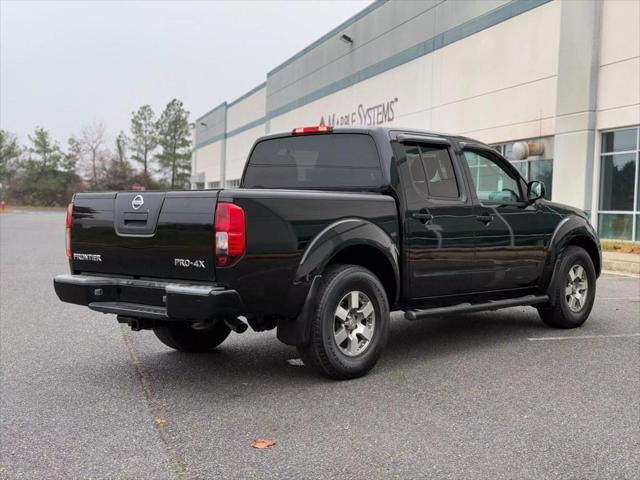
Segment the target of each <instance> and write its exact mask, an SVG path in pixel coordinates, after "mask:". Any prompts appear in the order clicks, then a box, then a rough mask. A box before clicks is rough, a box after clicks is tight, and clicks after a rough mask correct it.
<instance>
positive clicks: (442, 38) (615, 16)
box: [192, 0, 640, 240]
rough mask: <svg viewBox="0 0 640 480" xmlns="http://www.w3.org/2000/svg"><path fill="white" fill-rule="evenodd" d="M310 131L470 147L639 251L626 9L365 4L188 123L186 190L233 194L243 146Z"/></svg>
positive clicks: (632, 56)
mask: <svg viewBox="0 0 640 480" xmlns="http://www.w3.org/2000/svg"><path fill="white" fill-rule="evenodd" d="M334 8H336V7H334ZM319 123H327V124H335V125H396V126H402V127H413V128H420V129H425V130H435V131H442V132H448V133H455V134H462V135H466V136H469V137H473V138H477V139H479V140H482V141H484V142H486V143H489V144H493V145H496V148H498V149H500V150H501V151H502V153H503V154H505V156H507V158H509V159H510V160H512V161H513V162H514V163H516V165H517V166H518V168H519V169H520V171H521V172H522V173H523V174H524V175H525V177H529V178H532V179H533V178H536V179H540V180H543V181H544V182H545V183H546V184H547V190H548V192H549V194H550V196H551V197H552V199H553V200H554V201H559V202H563V203H568V204H571V205H575V206H577V207H580V208H582V209H584V210H587V211H588V212H590V213H591V218H592V220H593V222H594V223H595V224H597V226H598V229H599V231H600V233H601V235H602V236H603V237H604V238H620V239H627V240H632V239H635V240H640V191H639V190H640V188H639V183H640V181H639V179H638V176H639V169H640V166H639V158H638V156H639V150H640V128H639V126H640V0H605V1H595V0H444V1H442V0H420V1H413V0H404V1H376V2H374V3H373V4H371V5H370V6H368V7H367V8H365V9H364V10H363V11H361V12H360V13H358V14H357V15H355V16H354V17H352V18H350V19H349V20H347V21H346V22H344V23H343V24H342V25H340V26H338V27H337V28H335V29H334V30H332V31H330V32H329V33H327V34H326V35H325V36H323V37H322V38H320V39H319V40H317V41H316V42H314V43H312V44H311V45H309V46H308V47H307V48H305V49H304V50H302V51H301V52H300V53H298V54H297V55H295V56H293V57H292V58H290V59H289V60H287V61H286V62H284V63H283V64H281V65H278V66H276V67H275V68H274V69H273V70H271V71H270V72H268V73H267V77H266V81H265V82H264V83H262V84H260V85H258V86H257V87H256V88H254V89H253V90H251V91H250V92H247V93H246V94H245V95H243V96H242V97H240V98H238V99H236V100H234V101H233V102H230V103H227V102H225V103H222V104H221V105H219V106H217V107H216V108H214V109H213V110H211V111H209V112H208V113H206V114H205V115H203V116H202V117H200V118H199V119H198V120H197V121H196V130H195V135H194V137H195V138H194V142H195V145H194V154H193V169H192V171H193V178H192V186H193V188H217V187H221V186H227V187H229V186H236V185H237V184H238V183H239V179H240V177H241V175H242V170H243V167H244V163H245V160H246V157H247V154H248V153H249V150H250V148H251V145H252V143H253V142H254V140H255V139H256V138H257V137H259V136H261V135H264V134H266V133H270V132H277V131H287V130H290V129H292V128H294V127H296V126H301V125H317V124H319ZM516 143H518V145H515V148H514V144H516ZM523 147H524V148H523ZM529 147H530V148H529ZM549 194H548V195H549Z"/></svg>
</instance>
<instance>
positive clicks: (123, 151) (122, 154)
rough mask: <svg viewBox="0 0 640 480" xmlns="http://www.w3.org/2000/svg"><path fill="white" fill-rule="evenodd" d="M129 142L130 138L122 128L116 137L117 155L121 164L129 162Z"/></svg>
mask: <svg viewBox="0 0 640 480" xmlns="http://www.w3.org/2000/svg"><path fill="white" fill-rule="evenodd" d="M128 144H129V138H128V137H127V136H126V135H125V133H124V132H123V131H122V130H120V133H119V134H118V136H117V137H116V156H117V159H118V162H119V163H120V165H121V166H124V165H128V162H127V145H128Z"/></svg>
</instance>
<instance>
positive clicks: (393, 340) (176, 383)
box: [134, 307, 546, 398]
mask: <svg viewBox="0 0 640 480" xmlns="http://www.w3.org/2000/svg"><path fill="white" fill-rule="evenodd" d="M544 330H546V327H544V325H543V324H542V322H541V321H540V320H539V318H538V316H537V314H536V312H535V310H533V309H530V308H526V307H520V308H517V309H509V310H503V311H499V312H484V313H475V314H467V315H459V316H455V317H448V318H437V319H430V320H424V321H417V322H408V321H406V320H404V319H403V318H402V317H399V316H398V314H395V315H394V317H393V320H392V322H391V330H390V335H389V342H388V344H387V348H386V350H385V352H384V353H383V356H382V358H381V360H380V362H379V364H378V365H377V366H376V368H375V369H374V370H373V371H372V372H371V373H370V374H369V376H367V377H365V378H362V379H357V380H354V381H351V382H347V383H345V382H333V381H331V380H327V379H324V378H322V377H319V376H317V375H315V374H314V373H313V372H311V371H310V370H308V369H307V368H304V367H302V366H300V362H299V361H296V360H295V359H297V357H298V352H297V351H296V349H295V348H292V347H287V346H286V345H283V344H281V343H279V342H278V341H277V339H276V338H275V333H274V332H269V333H267V334H248V335H247V334H244V335H242V336H241V337H240V336H238V337H232V338H231V339H230V340H229V341H227V343H225V344H223V345H222V346H220V347H219V348H218V349H217V350H215V351H213V352H210V353H205V354H183V353H178V352H174V351H170V350H165V349H164V348H163V347H162V346H159V345H157V343H156V342H157V340H156V339H155V338H153V335H152V334H151V333H150V332H146V333H147V334H148V336H145V337H142V338H139V337H137V335H139V334H134V339H135V344H136V348H137V350H138V355H139V357H140V360H141V361H142V363H143V365H144V371H145V372H146V375H148V376H149V379H150V380H151V381H152V382H153V384H154V385H161V388H160V389H161V390H164V389H169V390H174V389H177V390H185V391H190V392H191V393H194V391H198V394H200V393H202V391H205V392H210V393H211V394H213V395H223V396H227V397H229V398H239V397H238V395H241V396H242V395H245V394H248V393H249V392H250V391H253V392H254V393H256V394H259V395H264V394H265V392H269V391H274V389H275V390H281V389H285V390H287V389H291V390H292V391H295V390H296V389H299V388H301V387H309V386H314V385H323V388H326V387H327V385H329V386H331V385H333V386H334V387H331V389H333V388H345V386H349V385H354V386H355V385H362V384H363V383H365V384H366V383H367V382H371V381H376V380H375V379H376V378H377V379H378V380H381V379H383V378H384V377H388V376H394V375H396V374H398V373H403V370H404V371H407V372H409V371H410V370H411V368H412V367H414V366H419V364H425V363H428V362H430V361H437V360H438V359H440V360H442V359H443V358H444V357H448V356H461V355H464V354H468V353H470V352H471V353H473V352H481V351H483V350H489V349H495V348H501V347H503V346H504V345H505V344H509V343H512V344H514V347H513V348H514V349H518V348H521V342H522V341H526V337H527V336H531V335H536V336H537V335H539V334H540V333H541V332H543V331H544ZM516 344H520V346H516ZM292 360H293V363H294V364H293V365H292V364H291V363H289V362H290V361H292ZM338 385H339V386H340V387H337V386H338ZM243 387H244V388H243ZM247 387H248V388H247Z"/></svg>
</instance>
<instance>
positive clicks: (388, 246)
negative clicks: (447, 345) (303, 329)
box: [295, 218, 400, 305]
mask: <svg viewBox="0 0 640 480" xmlns="http://www.w3.org/2000/svg"><path fill="white" fill-rule="evenodd" d="M341 263H342V264H352V265H359V266H361V267H364V268H367V269H368V270H371V271H372V272H373V273H374V274H375V275H376V276H377V277H378V279H379V280H380V282H381V283H382V285H383V286H384V288H385V292H386V293H387V297H388V299H389V303H390V304H391V305H395V304H396V303H397V301H398V299H399V297H400V265H399V252H398V247H397V245H396V243H395V242H394V241H393V239H392V238H391V236H390V235H389V234H388V233H387V232H385V231H384V230H383V229H382V228H380V227H379V226H378V225H376V224H374V223H372V222H370V221H368V220H365V219H361V218H347V219H343V220H339V221H337V222H334V223H332V224H331V225H329V226H328V227H326V228H325V229H323V230H322V232H320V233H319V234H318V235H317V236H316V237H315V238H314V239H313V240H312V241H311V242H310V243H309V246H308V247H307V249H306V250H305V253H304V255H303V257H302V259H301V261H300V265H299V266H298V270H297V272H296V275H295V277H296V280H298V281H300V280H302V279H304V278H305V277H306V278H310V277H313V276H314V275H321V274H322V273H323V272H324V271H325V269H326V268H327V266H329V265H335V264H341Z"/></svg>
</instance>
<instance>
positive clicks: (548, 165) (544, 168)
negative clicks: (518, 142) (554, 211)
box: [491, 142, 553, 200]
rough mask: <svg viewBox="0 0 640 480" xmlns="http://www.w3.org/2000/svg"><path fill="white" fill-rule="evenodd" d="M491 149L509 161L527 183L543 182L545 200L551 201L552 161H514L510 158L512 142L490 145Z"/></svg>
mask: <svg viewBox="0 0 640 480" xmlns="http://www.w3.org/2000/svg"><path fill="white" fill-rule="evenodd" d="M491 147H492V148H493V149H494V150H496V151H497V152H498V153H500V154H501V155H502V156H503V157H504V158H506V159H507V160H509V162H511V164H512V165H513V166H514V167H516V169H517V170H518V172H520V175H522V178H524V179H525V180H526V181H527V182H530V181H532V180H538V181H540V182H543V183H544V186H545V190H546V194H545V198H547V199H548V200H551V191H552V190H553V159H550V158H540V157H538V158H535V157H534V158H528V159H526V160H514V159H513V158H512V156H511V155H512V152H513V142H512V143H500V144H497V145H491Z"/></svg>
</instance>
